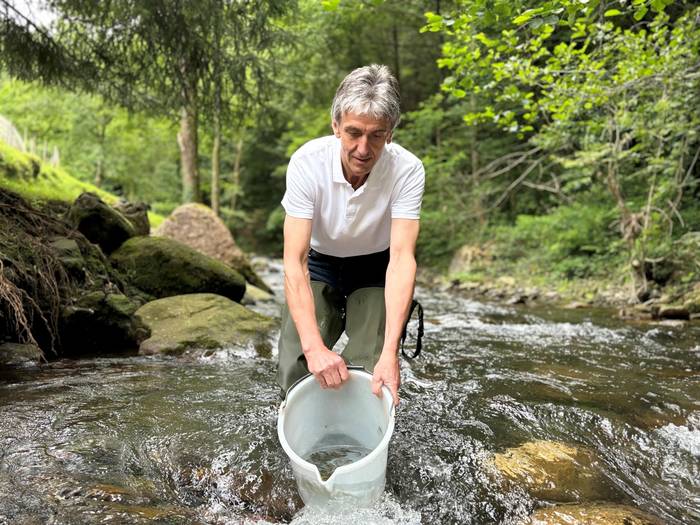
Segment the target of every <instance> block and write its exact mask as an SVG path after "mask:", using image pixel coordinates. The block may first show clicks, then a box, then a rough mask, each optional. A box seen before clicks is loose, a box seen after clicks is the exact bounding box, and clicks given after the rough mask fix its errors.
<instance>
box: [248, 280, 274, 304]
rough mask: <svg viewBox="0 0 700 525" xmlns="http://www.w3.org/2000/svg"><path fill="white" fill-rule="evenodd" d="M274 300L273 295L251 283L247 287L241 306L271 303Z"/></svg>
mask: <svg viewBox="0 0 700 525" xmlns="http://www.w3.org/2000/svg"><path fill="white" fill-rule="evenodd" d="M274 300H275V298H274V296H273V295H272V294H269V293H267V292H266V291H265V290H263V289H261V288H258V287H257V286H255V285H253V284H250V283H249V284H247V285H246V288H245V295H244V296H243V299H242V300H241V304H245V305H250V304H256V303H265V302H271V301H274Z"/></svg>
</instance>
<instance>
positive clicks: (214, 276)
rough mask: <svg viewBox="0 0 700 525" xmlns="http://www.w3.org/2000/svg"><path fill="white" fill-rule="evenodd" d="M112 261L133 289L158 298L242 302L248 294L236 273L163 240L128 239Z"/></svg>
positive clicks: (174, 243)
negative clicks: (200, 296) (201, 296)
mask: <svg viewBox="0 0 700 525" xmlns="http://www.w3.org/2000/svg"><path fill="white" fill-rule="evenodd" d="M110 260H111V261H112V263H113V264H114V266H115V267H116V268H118V269H119V270H120V271H121V272H123V273H124V274H125V275H126V276H127V279H128V280H129V281H130V282H131V283H133V284H134V286H136V287H137V288H139V289H141V290H143V291H144V292H146V293H149V294H151V295H153V296H154V297H158V298H161V297H170V296H173V295H182V294H191V293H213V294H218V295H223V296H224V297H228V298H229V299H232V300H234V301H240V300H241V298H242V297H243V294H244V293H245V279H244V278H243V276H242V275H241V274H240V273H238V272H237V271H236V270H234V269H233V268H231V267H229V266H227V265H225V264H224V263H222V262H220V261H217V260H215V259H212V258H211V257H207V256H206V255H204V254H201V253H199V252H198V251H196V250H193V249H192V248H190V247H189V246H185V245H184V244H181V243H179V242H177V241H173V240H172V239H166V238H164V237H134V238H132V239H129V240H128V241H127V242H125V243H124V244H123V245H122V246H121V247H120V248H119V249H118V250H117V251H116V252H114V253H113V254H112V256H111V257H110Z"/></svg>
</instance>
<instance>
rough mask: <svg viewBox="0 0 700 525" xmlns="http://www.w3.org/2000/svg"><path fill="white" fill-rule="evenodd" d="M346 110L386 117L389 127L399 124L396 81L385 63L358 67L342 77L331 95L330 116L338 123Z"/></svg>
mask: <svg viewBox="0 0 700 525" xmlns="http://www.w3.org/2000/svg"><path fill="white" fill-rule="evenodd" d="M348 112H352V113H357V114H358V115H367V116H369V117H372V118H378V119H387V120H388V121H389V125H390V126H391V129H392V130H393V129H394V128H395V127H396V126H397V125H398V124H399V120H401V105H400V101H399V83H398V81H397V80H396V78H395V77H394V75H392V74H391V71H390V70H389V68H388V67H387V66H380V65H378V64H372V65H370V66H364V67H359V68H357V69H355V70H353V71H351V72H350V73H349V74H348V76H346V77H345V78H344V79H343V81H342V82H341V83H340V86H338V90H337V91H336V92H335V97H334V98H333V105H332V106H331V118H332V119H333V120H334V121H335V122H338V123H340V119H341V118H342V116H343V114H344V113H348Z"/></svg>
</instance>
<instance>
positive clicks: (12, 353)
mask: <svg viewBox="0 0 700 525" xmlns="http://www.w3.org/2000/svg"><path fill="white" fill-rule="evenodd" d="M43 358H44V354H43V353H42V352H41V349H40V348H39V347H38V346H36V345H32V344H26V345H23V344H19V343H3V344H1V345H0V365H25V364H32V363H39V362H40V361H41V360H42V359H43Z"/></svg>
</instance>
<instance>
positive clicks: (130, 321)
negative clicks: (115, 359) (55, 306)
mask: <svg viewBox="0 0 700 525" xmlns="http://www.w3.org/2000/svg"><path fill="white" fill-rule="evenodd" d="M139 306H140V304H139V303H138V302H137V301H135V300H133V299H130V298H129V297H127V296H126V295H123V294H120V293H104V292H100V291H96V292H90V293H87V294H85V295H83V296H82V297H80V298H79V299H78V300H77V301H76V302H75V304H73V305H71V306H68V307H66V308H64V310H63V313H62V316H61V344H62V347H63V349H64V353H65V354H66V355H72V356H75V355H82V354H104V353H121V352H128V351H135V350H136V349H137V348H138V346H139V344H140V343H141V341H143V340H144V339H146V338H147V337H148V336H149V334H150V332H149V330H148V328H146V326H145V325H144V324H143V322H142V321H141V319H140V318H139V317H138V316H136V315H134V314H135V313H136V310H137V309H138V308H139Z"/></svg>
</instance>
